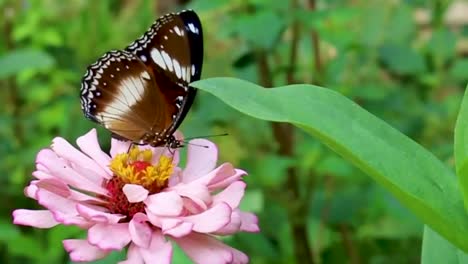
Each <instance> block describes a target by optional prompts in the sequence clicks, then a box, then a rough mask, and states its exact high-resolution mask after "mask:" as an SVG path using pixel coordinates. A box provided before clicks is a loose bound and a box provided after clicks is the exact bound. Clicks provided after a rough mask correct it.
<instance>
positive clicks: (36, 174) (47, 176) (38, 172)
mask: <svg viewBox="0 0 468 264" xmlns="http://www.w3.org/2000/svg"><path fill="white" fill-rule="evenodd" d="M32 175H33V176H34V177H35V178H36V179H39V180H42V179H54V178H55V177H54V176H52V175H50V174H49V173H47V172H45V171H41V170H36V171H34V172H33V173H32Z"/></svg>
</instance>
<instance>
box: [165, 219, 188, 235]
mask: <svg viewBox="0 0 468 264" xmlns="http://www.w3.org/2000/svg"><path fill="white" fill-rule="evenodd" d="M164 223H165V221H163V227H162V228H161V230H162V232H163V234H164V235H170V236H172V237H183V236H186V235H188V234H190V233H191V232H192V230H193V224H192V223H189V222H182V221H181V222H180V223H179V224H178V225H176V226H173V227H171V228H164Z"/></svg>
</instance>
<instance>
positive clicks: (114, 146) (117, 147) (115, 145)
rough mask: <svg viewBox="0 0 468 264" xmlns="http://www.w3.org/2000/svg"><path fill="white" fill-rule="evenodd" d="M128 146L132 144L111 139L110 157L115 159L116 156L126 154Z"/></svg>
mask: <svg viewBox="0 0 468 264" xmlns="http://www.w3.org/2000/svg"><path fill="white" fill-rule="evenodd" d="M130 144H132V142H130V141H123V140H119V139H115V138H112V140H111V148H110V151H109V153H110V155H111V157H113V158H115V156H117V154H120V153H126V152H127V151H128V149H129V148H130Z"/></svg>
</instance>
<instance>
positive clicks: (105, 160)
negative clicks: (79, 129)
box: [76, 128, 112, 178]
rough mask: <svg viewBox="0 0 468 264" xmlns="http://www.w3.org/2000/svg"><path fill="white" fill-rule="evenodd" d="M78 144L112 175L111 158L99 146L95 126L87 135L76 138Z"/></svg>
mask: <svg viewBox="0 0 468 264" xmlns="http://www.w3.org/2000/svg"><path fill="white" fill-rule="evenodd" d="M76 144H77V145H78V146H79V147H80V149H81V151H83V152H84V153H85V154H86V155H88V156H89V157H91V158H92V159H93V160H95V161H96V163H97V164H98V165H99V166H101V168H103V169H104V170H105V171H106V172H107V174H108V175H109V178H111V177H112V172H111V170H110V169H109V167H108V165H109V163H110V160H111V158H110V157H109V156H108V155H107V154H106V153H105V152H104V151H102V149H101V147H100V146H99V142H98V138H97V133H96V129H94V128H93V129H91V130H90V131H89V132H88V133H86V134H85V135H83V136H81V137H79V138H78V139H77V140H76Z"/></svg>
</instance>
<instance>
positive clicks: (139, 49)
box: [126, 10, 203, 134]
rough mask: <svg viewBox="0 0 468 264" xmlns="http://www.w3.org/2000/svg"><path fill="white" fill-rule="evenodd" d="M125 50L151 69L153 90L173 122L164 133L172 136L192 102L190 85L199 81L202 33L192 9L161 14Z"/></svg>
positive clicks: (193, 96)
mask: <svg viewBox="0 0 468 264" xmlns="http://www.w3.org/2000/svg"><path fill="white" fill-rule="evenodd" d="M126 50H127V51H129V52H132V53H134V54H135V55H136V56H137V57H138V58H140V60H141V61H142V62H144V63H145V64H146V65H147V66H148V67H149V68H150V69H152V71H153V74H154V76H155V82H156V84H157V87H158V88H159V89H160V90H161V91H162V94H163V96H164V97H165V99H166V102H167V104H166V107H167V108H168V109H167V112H168V113H170V118H172V119H173V120H172V121H173V122H172V123H171V126H170V127H168V128H167V130H166V131H165V133H166V134H172V133H173V132H174V131H175V130H176V129H177V127H178V126H179V125H180V123H181V122H182V121H183V119H184V118H185V116H186V114H187V112H188V110H189V109H190V107H191V105H192V103H193V100H194V99H195V95H196V89H194V88H192V87H190V86H189V83H190V82H193V81H196V80H199V79H200V75H201V68H202V64H203V32H202V27H201V22H200V19H199V18H198V16H197V14H196V13H195V12H194V11H192V10H185V11H182V12H180V13H176V14H168V15H165V16H163V17H161V18H159V19H158V20H156V22H155V23H154V24H153V25H152V26H151V28H150V29H149V30H148V31H147V32H146V33H145V34H144V35H143V36H142V37H141V38H139V39H138V40H136V41H135V42H133V43H132V44H130V45H129V46H128V47H127V48H126Z"/></svg>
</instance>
